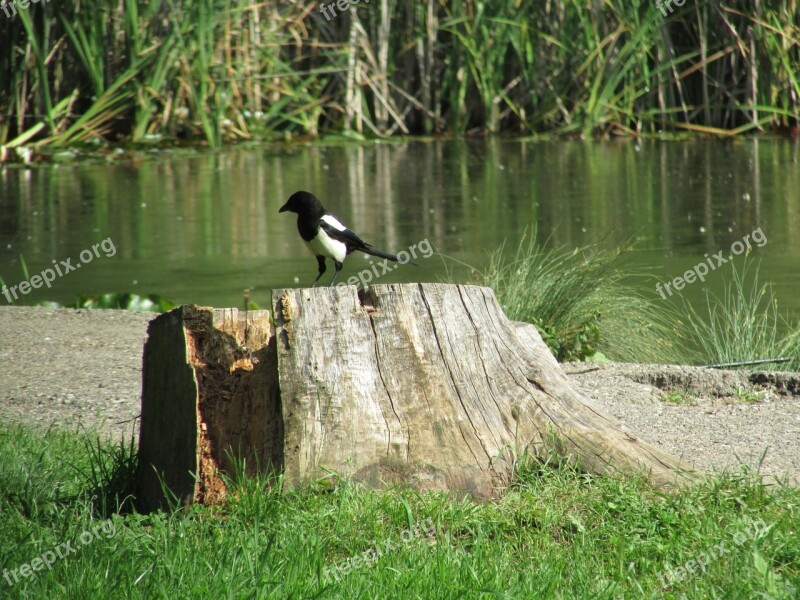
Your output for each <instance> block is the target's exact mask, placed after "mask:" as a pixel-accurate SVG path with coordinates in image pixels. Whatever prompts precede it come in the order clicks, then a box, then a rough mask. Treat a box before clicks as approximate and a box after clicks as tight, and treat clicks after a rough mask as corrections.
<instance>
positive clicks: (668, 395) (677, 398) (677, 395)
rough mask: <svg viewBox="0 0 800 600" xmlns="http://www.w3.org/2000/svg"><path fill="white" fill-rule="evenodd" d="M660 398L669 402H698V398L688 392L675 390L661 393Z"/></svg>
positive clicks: (682, 403)
mask: <svg viewBox="0 0 800 600" xmlns="http://www.w3.org/2000/svg"><path fill="white" fill-rule="evenodd" d="M659 398H661V400H662V401H663V402H666V403H667V404H681V405H687V406H694V405H695V404H697V398H695V397H694V396H692V395H691V394H690V393H688V392H682V391H679V390H673V391H671V392H664V393H662V394H659Z"/></svg>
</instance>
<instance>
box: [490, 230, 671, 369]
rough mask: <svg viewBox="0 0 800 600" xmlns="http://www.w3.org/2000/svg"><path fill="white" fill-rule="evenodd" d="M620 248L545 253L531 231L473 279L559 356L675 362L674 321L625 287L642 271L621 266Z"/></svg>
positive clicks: (494, 256) (624, 255)
mask: <svg viewBox="0 0 800 600" xmlns="http://www.w3.org/2000/svg"><path fill="white" fill-rule="evenodd" d="M628 250H629V248H628V247H622V248H617V249H613V250H607V249H605V248H603V247H601V246H599V245H596V246H586V247H582V248H576V249H575V250H574V251H571V252H569V251H566V250H564V249H558V248H557V249H551V250H547V249H543V248H542V247H541V246H540V245H539V244H538V242H537V240H536V236H535V235H533V236H530V237H527V238H523V239H522V240H521V241H520V243H519V245H518V247H517V249H516V252H515V254H514V255H513V256H512V257H508V256H507V255H506V253H505V249H504V248H500V249H498V250H497V251H496V252H494V253H492V255H491V256H490V260H489V265H488V267H487V268H486V269H485V270H483V271H482V272H480V273H479V274H478V275H477V277H478V281H479V283H480V284H481V285H487V286H489V287H491V288H493V289H494V290H495V293H496V294H497V298H498V301H499V302H500V305H501V306H502V307H503V310H504V311H505V313H506V315H507V316H508V317H509V318H510V319H513V320H516V321H527V322H530V323H534V324H535V325H536V326H537V328H538V329H539V332H540V333H541V334H542V338H543V339H544V340H545V342H546V343H547V344H548V346H549V347H550V349H551V350H552V351H553V354H555V356H556V358H557V359H558V360H559V361H567V360H584V359H587V358H589V359H594V360H597V359H599V358H607V359H610V360H617V361H623V362H641V363H644V362H681V361H682V359H684V358H685V356H684V355H683V354H682V350H681V348H682V344H681V340H682V333H681V329H680V327H681V324H680V322H679V321H678V320H677V319H676V318H675V317H674V314H673V313H672V312H670V311H669V310H668V309H666V308H664V307H663V305H658V304H656V303H654V302H652V301H651V300H649V299H647V297H646V296H645V295H644V294H643V293H641V292H639V291H637V289H636V288H635V287H634V286H633V285H632V280H634V279H637V278H643V277H646V275H644V274H642V273H635V272H631V271H630V270H628V269H626V268H625V265H626V259H627V253H628Z"/></svg>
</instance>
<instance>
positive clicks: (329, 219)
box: [320, 215, 347, 231]
mask: <svg viewBox="0 0 800 600" xmlns="http://www.w3.org/2000/svg"><path fill="white" fill-rule="evenodd" d="M320 220H321V221H325V222H326V223H327V224H328V225H330V226H331V227H333V228H334V229H338V230H339V231H344V230H345V229H347V227H345V226H344V225H342V222H341V221H339V219H337V218H336V217H334V216H333V215H325V216H323V217H322V218H321V219H320Z"/></svg>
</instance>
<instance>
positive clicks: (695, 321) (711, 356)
mask: <svg viewBox="0 0 800 600" xmlns="http://www.w3.org/2000/svg"><path fill="white" fill-rule="evenodd" d="M748 268H749V265H748V264H747V262H745V263H744V266H743V267H742V269H741V271H739V270H738V269H737V268H736V267H735V266H734V265H733V263H731V265H730V276H729V277H726V280H725V288H724V293H723V294H722V296H715V295H711V294H709V295H708V296H707V297H706V306H705V308H706V310H705V311H703V312H702V313H701V312H700V311H698V310H697V309H695V307H694V306H692V305H691V304H685V305H684V307H685V314H687V315H688V325H689V328H688V331H689V335H690V336H691V338H692V341H693V342H694V344H695V345H696V346H697V347H699V348H700V350H701V352H702V355H703V357H704V360H705V361H707V363H713V364H716V363H725V362H732V361H742V360H756V359H762V358H780V357H789V358H791V359H792V360H791V361H790V362H788V363H780V364H778V363H767V364H763V365H759V367H758V368H759V369H766V370H783V371H798V370H800V326H798V325H797V324H796V323H792V322H790V321H789V320H788V319H787V318H785V317H783V316H782V315H781V314H780V313H779V311H778V302H777V300H776V298H775V295H774V293H773V291H772V286H771V284H769V283H764V284H762V283H759V280H758V268H757V267H756V268H755V271H754V273H753V276H752V277H748Z"/></svg>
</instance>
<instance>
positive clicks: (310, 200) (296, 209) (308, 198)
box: [278, 192, 325, 215]
mask: <svg viewBox="0 0 800 600" xmlns="http://www.w3.org/2000/svg"><path fill="white" fill-rule="evenodd" d="M286 211H289V212H293V213H297V214H298V215H304V214H305V215H312V214H314V213H319V214H320V215H322V214H324V213H325V209H324V208H322V203H321V202H320V201H319V199H318V198H317V197H316V196H315V195H314V194H312V193H310V192H295V193H294V194H292V195H291V196H289V199H288V200H287V201H286V204H284V205H283V206H281V208H280V210H279V211H278V212H286Z"/></svg>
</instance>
